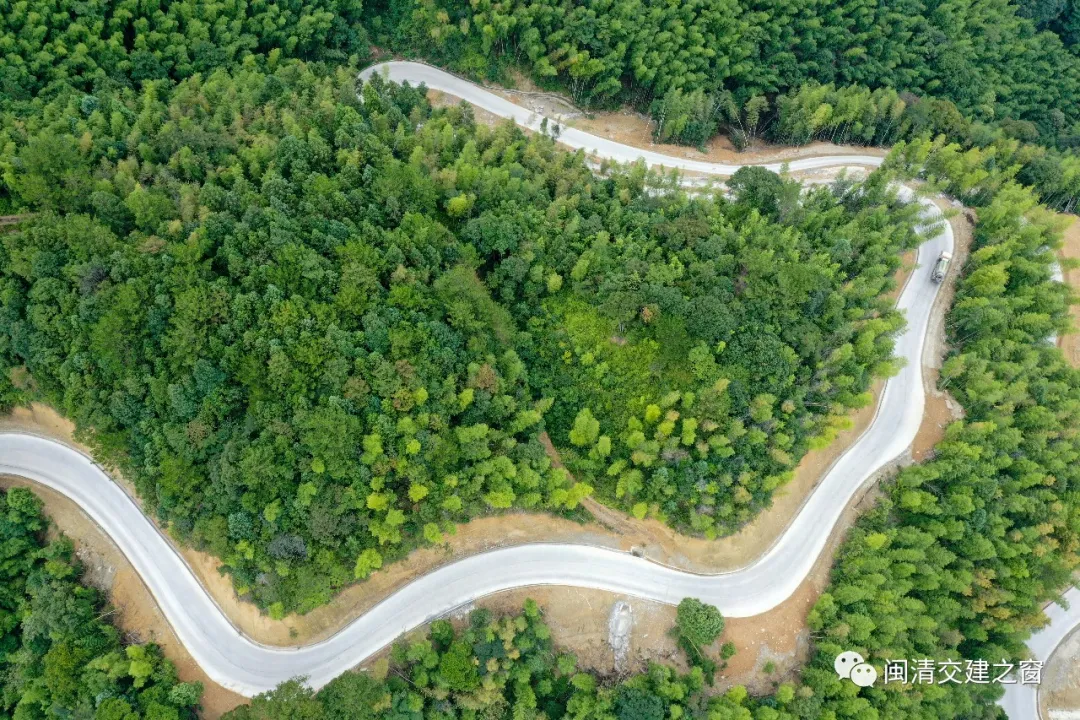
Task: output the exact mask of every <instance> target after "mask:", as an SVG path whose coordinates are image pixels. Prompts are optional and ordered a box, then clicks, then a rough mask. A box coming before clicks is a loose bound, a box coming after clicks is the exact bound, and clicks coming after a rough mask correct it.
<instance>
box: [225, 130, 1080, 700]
mask: <svg viewBox="0 0 1080 720" xmlns="http://www.w3.org/2000/svg"><path fill="white" fill-rule="evenodd" d="M907 150H908V152H907V154H906V155H899V156H897V157H896V158H894V163H895V165H896V167H897V168H898V172H904V171H907V172H918V173H919V174H924V173H925V172H926V171H925V170H924V168H925V167H930V166H934V165H935V164H939V163H940V162H943V161H940V160H939V159H937V158H935V155H936V154H937V153H941V154H944V155H946V156H947V155H949V153H950V152H955V150H956V149H955V148H952V149H950V148H942V147H938V148H936V149H935V148H933V147H930V146H926V147H921V148H907ZM982 161H983V164H982V167H983V169H984V170H985V171H986V176H987V178H988V180H993V179H994V176H995V171H994V169H993V164H992V158H983V159H982ZM999 179H1000V178H999ZM953 190H959V187H958V186H953ZM979 218H980V221H979V225H978V228H977V236H976V240H975V245H974V247H973V253H972V256H971V259H970V261H969V263H968V265H967V267H966V268H965V271H964V277H963V279H962V280H961V282H960V285H959V288H958V292H957V296H956V299H955V302H954V305H953V308H952V310H951V311H950V315H949V322H948V327H949V331H950V336H951V341H952V343H953V351H952V353H951V355H950V357H949V359H948V361H947V363H946V364H945V366H944V368H943V371H942V383H943V385H945V386H946V387H948V389H949V390H950V392H952V393H953V394H954V396H955V397H956V398H957V399H958V400H959V401H961V402H962V403H963V405H964V408H965V410H966V412H967V417H966V419H965V420H964V421H961V422H956V423H953V424H952V425H951V426H950V427H949V429H948V431H947V434H946V437H945V440H944V441H943V442H942V443H940V444H939V445H938V447H937V448H936V453H935V457H934V458H933V459H932V460H930V461H928V462H926V463H923V464H921V465H915V466H912V467H909V468H908V469H905V470H903V471H902V472H901V473H900V474H899V475H898V477H896V478H895V479H893V480H891V481H889V482H888V483H886V485H885V486H884V490H885V497H884V499H883V500H882V501H881V502H880V503H879V504H878V505H877V507H875V508H874V509H873V510H872V511H871V512H870V513H868V514H867V515H865V516H864V517H863V518H861V519H860V520H859V521H858V522H857V523H856V525H855V527H854V528H853V529H852V531H851V532H850V533H849V535H848V537H847V538H846V540H845V541H844V543H843V544H842V546H841V548H840V550H839V553H838V556H837V559H836V562H835V564H834V567H833V573H832V578H831V581H830V584H829V586H828V587H827V588H826V591H825V593H823V594H822V596H821V597H820V599H819V600H818V602H817V603H816V605H815V606H814V608H813V609H812V611H811V612H810V616H809V625H810V628H811V631H812V632H813V634H814V637H815V638H816V642H815V645H814V650H813V655H812V659H811V661H810V663H809V664H808V666H807V667H806V668H804V669H803V671H802V673H801V675H800V677H799V679H798V681H797V682H791V683H785V684H781V685H779V686H778V687H777V689H776V691H775V693H774V694H772V695H770V696H766V697H760V698H754V697H749V696H748V695H747V693H746V691H745V689H744V688H742V687H739V686H736V687H734V688H731V689H729V690H728V691H726V692H725V693H723V694H720V695H715V694H711V693H708V692H705V690H706V689H707V688H706V686H705V680H707V677H708V676H707V675H706V674H704V673H703V671H702V670H700V669H695V670H694V671H693V672H691V673H690V674H688V675H686V676H681V677H680V676H678V674H676V673H674V672H672V670H671V669H670V668H665V667H662V666H658V665H654V666H651V667H650V668H649V669H648V671H647V672H645V673H643V674H642V675H639V676H636V677H633V678H631V679H629V680H628V681H626V682H622V683H616V684H611V683H604V682H602V681H598V679H597V678H596V677H595V676H593V675H591V674H589V673H587V672H580V671H575V664H574V660H573V658H572V657H569V656H567V655H565V654H559V652H558V650H557V649H556V648H552V647H550V646H547V645H545V644H544V643H545V641H546V639H547V636H548V631H547V628H546V627H545V626H543V625H542V623H540V622H538V617H537V610H536V608H534V607H532V606H527V607H526V610H525V613H524V615H523V617H521V618H513V619H511V618H503V619H495V618H491V617H490V615H488V614H486V613H483V612H481V613H478V614H476V615H474V616H473V624H472V626H471V627H470V628H469V629H466V630H465V631H464V633H461V634H455V633H453V631H452V629H451V628H449V627H447V626H445V625H443V624H439V623H436V624H435V625H433V626H432V629H431V633H430V635H429V637H428V638H427V639H426V640H422V641H414V642H412V643H409V644H405V645H402V646H400V647H399V648H397V649H396V650H395V652H394V654H393V656H392V662H391V663H390V664H389V666H388V667H382V668H378V667H377V668H376V671H377V672H376V674H375V676H374V677H364V676H355V675H345V676H342V677H341V678H339V679H338V680H336V681H334V682H333V683H331V684H330V685H329V686H327V688H325V689H323V690H322V691H320V692H319V693H318V694H314V693H311V692H310V691H306V690H304V689H303V688H301V687H299V686H297V685H295V684H289V685H285V686H282V687H281V688H279V689H278V690H277V691H275V692H274V693H270V694H268V695H266V696H264V697H261V698H259V699H257V700H255V701H254V702H253V703H252V705H251V706H250V707H245V708H242V709H240V710H238V711H236V712H235V713H234V715H233V717H235V718H244V719H247V718H258V719H259V720H271V719H276V718H285V717H297V716H298V715H297V714H296V713H299V712H300V709H301V708H303V711H304V712H306V713H310V715H309V716H310V717H313V718H322V717H328V718H335V717H342V716H343V715H342V714H341V713H342V710H341V707H342V706H343V703H346V702H348V701H351V700H352V699H354V698H356V697H365V698H367V699H368V700H369V701H370V702H372V703H374V712H373V713H372V715H371V717H380V718H395V719H397V718H402V717H405V716H408V717H412V718H418V719H419V718H466V717H475V716H476V715H474V713H476V714H481V715H483V716H484V717H538V713H540V712H542V713H544V715H545V717H547V718H550V719H551V720H556V719H562V718H575V719H577V720H585V719H588V720H593V719H595V720H601V719H603V720H664V719H665V718H680V717H684V716H688V715H689V716H695V717H696V716H707V717H709V718H710V719H711V720H796V719H800V720H816V719H818V718H832V719H833V720H846V719H850V720H865V719H866V718H884V717H889V718H919V719H922V720H948V719H955V720H961V719H963V720H997V719H998V718H1000V708H998V707H997V706H996V705H994V704H993V702H994V700H995V699H996V698H997V697H998V696H999V695H1000V693H1001V688H1000V686H998V685H994V684H974V683H945V684H938V685H931V686H923V685H901V684H898V683H888V684H879V685H878V686H876V687H873V688H865V689H862V690H860V689H859V688H858V687H857V686H855V685H854V684H852V683H848V682H844V681H841V680H840V679H838V678H837V676H836V673H835V671H834V670H833V659H834V658H835V657H836V655H837V653H838V652H840V651H841V650H848V649H852V648H854V649H856V650H858V651H860V652H861V653H862V654H863V655H864V656H865V657H867V658H868V659H869V661H870V662H872V663H875V664H878V665H879V666H880V665H881V664H883V663H884V661H885V660H888V659H912V658H933V659H936V660H964V659H983V660H986V661H988V662H989V663H998V662H1002V661H1003V660H1004V661H1008V660H1010V659H1011V660H1012V661H1013V662H1015V661H1017V660H1019V659H1022V658H1025V657H1027V651H1026V650H1025V649H1024V648H1023V642H1024V640H1025V638H1026V637H1027V636H1028V635H1029V634H1030V632H1031V631H1032V630H1033V629H1036V628H1038V627H1040V626H1041V624H1042V623H1043V622H1044V620H1043V618H1042V611H1041V609H1042V607H1043V605H1044V603H1045V602H1046V601H1047V600H1049V599H1051V598H1054V597H1056V596H1057V593H1058V592H1060V590H1061V588H1063V587H1065V586H1067V585H1068V584H1069V582H1070V578H1071V576H1072V573H1073V571H1074V570H1075V569H1076V567H1077V564H1078V561H1080V557H1078V554H1077V553H1078V550H1080V520H1078V514H1077V503H1078V496H1077V493H1076V487H1077V485H1078V482H1080V477H1078V472H1080V471H1078V470H1077V467H1078V465H1077V459H1078V456H1080V439H1078V437H1077V434H1076V431H1075V428H1076V427H1077V426H1078V421H1080V417H1078V415H1080V372H1078V371H1077V370H1074V369H1072V368H1070V367H1069V366H1068V365H1067V364H1066V363H1065V362H1064V361H1063V359H1062V356H1061V353H1060V352H1059V351H1058V350H1057V349H1056V348H1053V347H1051V346H1048V345H1047V344H1046V343H1045V338H1046V337H1047V335H1048V334H1050V333H1053V332H1058V331H1061V330H1062V329H1063V328H1064V327H1065V326H1066V323H1067V320H1066V315H1065V308H1066V304H1065V300H1066V291H1065V290H1064V288H1062V287H1061V286H1060V285H1057V284H1054V283H1051V282H1049V278H1050V270H1049V268H1050V262H1051V260H1052V257H1053V256H1052V252H1053V250H1054V248H1055V247H1057V245H1058V244H1059V243H1060V237H1059V228H1058V222H1057V221H1056V220H1055V219H1054V218H1053V216H1052V215H1050V214H1049V213H1047V212H1046V211H1045V210H1043V209H1041V208H1039V207H1038V206H1037V203H1036V200H1035V198H1034V197H1033V195H1032V193H1031V192H1030V191H1029V190H1025V189H1023V188H1021V187H1019V186H1017V185H1015V184H1012V183H1009V182H1007V181H1005V182H1003V184H1002V185H1001V186H1000V188H999V190H998V191H997V192H996V193H994V195H993V197H992V198H991V199H990V200H988V202H987V203H986V204H985V205H984V207H982V208H981V209H980V212H979ZM538 641H539V642H538ZM538 647H539V648H543V652H542V655H541V657H537V656H536V655H534V654H532V653H534V652H536V651H537V648H538ZM470 653H471V655H472V657H474V658H476V660H475V661H473V662H472V663H463V662H462V661H461V660H460V658H461V657H467V656H469V654H470ZM503 653H505V656H504V655H503ZM519 663H520V664H519ZM462 665H464V667H466V668H472V670H471V671H467V672H466V675H467V676H468V677H469V680H468V681H467V684H460V683H461V678H462V675H461V674H460V673H459V668H461V667H462ZM473 672H476V675H475V676H474V675H473ZM361 692H362V693H363V695H360V693H361ZM354 693H356V694H354ZM346 699H349V700H346Z"/></svg>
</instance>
